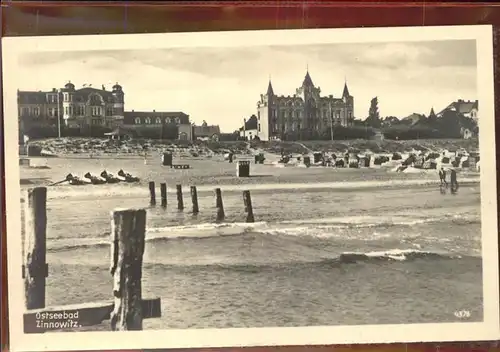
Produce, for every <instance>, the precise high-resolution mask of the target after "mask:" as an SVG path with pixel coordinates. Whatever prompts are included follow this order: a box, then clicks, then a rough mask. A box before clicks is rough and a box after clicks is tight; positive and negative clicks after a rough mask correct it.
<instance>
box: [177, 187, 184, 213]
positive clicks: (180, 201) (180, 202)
mask: <svg viewBox="0 0 500 352" xmlns="http://www.w3.org/2000/svg"><path fill="white" fill-rule="evenodd" d="M177 209H179V210H183V209H184V200H183V199H182V185H177Z"/></svg>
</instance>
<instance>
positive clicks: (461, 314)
mask: <svg viewBox="0 0 500 352" xmlns="http://www.w3.org/2000/svg"><path fill="white" fill-rule="evenodd" d="M470 315H471V314H470V312H469V311H468V310H457V311H456V312H455V316H456V317H457V318H460V319H465V318H470Z"/></svg>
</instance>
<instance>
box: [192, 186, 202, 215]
mask: <svg viewBox="0 0 500 352" xmlns="http://www.w3.org/2000/svg"><path fill="white" fill-rule="evenodd" d="M191 203H192V204H193V214H198V213H199V212H200V209H199V207H198V191H197V190H196V186H191Z"/></svg>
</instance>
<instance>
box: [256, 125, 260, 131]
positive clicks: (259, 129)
mask: <svg viewBox="0 0 500 352" xmlns="http://www.w3.org/2000/svg"><path fill="white" fill-rule="evenodd" d="M257 129H258V130H259V132H260V123H259V126H258V128H257Z"/></svg>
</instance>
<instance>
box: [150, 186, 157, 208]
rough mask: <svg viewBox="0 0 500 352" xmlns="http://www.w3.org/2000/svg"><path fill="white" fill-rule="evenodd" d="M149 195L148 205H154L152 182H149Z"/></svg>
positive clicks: (154, 197) (154, 191) (154, 193)
mask: <svg viewBox="0 0 500 352" xmlns="http://www.w3.org/2000/svg"><path fill="white" fill-rule="evenodd" d="M149 195H150V200H149V204H151V205H156V190H155V182H154V181H150V182H149Z"/></svg>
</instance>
